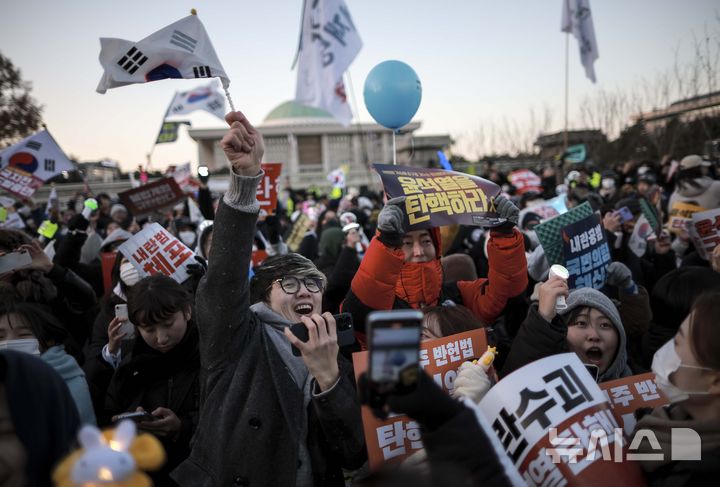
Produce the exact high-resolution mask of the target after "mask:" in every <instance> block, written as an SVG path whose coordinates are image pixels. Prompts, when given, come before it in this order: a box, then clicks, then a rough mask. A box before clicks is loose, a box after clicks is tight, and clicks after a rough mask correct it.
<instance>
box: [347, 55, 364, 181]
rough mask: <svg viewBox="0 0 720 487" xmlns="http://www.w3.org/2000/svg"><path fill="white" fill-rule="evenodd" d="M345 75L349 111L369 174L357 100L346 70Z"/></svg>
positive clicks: (350, 78)
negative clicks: (349, 100)
mask: <svg viewBox="0 0 720 487" xmlns="http://www.w3.org/2000/svg"><path fill="white" fill-rule="evenodd" d="M345 74H346V75H347V81H348V88H349V89H350V99H351V100H352V104H351V105H350V111H351V112H353V117H355V118H356V119H357V133H358V135H359V136H360V148H361V150H362V157H363V165H364V166H365V169H367V171H368V173H369V172H370V164H369V162H370V161H369V158H368V150H367V144H366V142H365V141H364V140H363V130H362V124H361V123H360V109H359V108H358V104H357V99H356V98H355V88H354V87H353V82H352V76H350V70H349V69H348V70H347V71H345ZM353 106H354V107H355V110H353Z"/></svg>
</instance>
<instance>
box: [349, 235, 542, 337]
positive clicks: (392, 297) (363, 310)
mask: <svg viewBox="0 0 720 487" xmlns="http://www.w3.org/2000/svg"><path fill="white" fill-rule="evenodd" d="M438 230H439V229H437V228H435V229H432V230H431V231H430V234H431V236H432V239H433V243H434V244H435V248H436V250H437V255H438V256H437V257H436V259H437V261H438V262H437V263H428V264H430V265H433V266H434V267H435V268H437V269H438V272H436V273H435V279H437V281H436V283H428V282H427V280H428V279H429V278H430V279H431V277H430V274H429V273H428V272H427V267H426V268H424V269H423V268H418V272H422V271H423V270H424V271H425V272H423V276H421V277H420V276H418V278H417V279H415V284H416V285H419V284H417V283H420V282H424V287H425V288H426V289H437V291H438V292H437V294H438V295H437V296H427V295H426V296H425V301H426V302H424V303H420V306H417V304H415V303H412V304H411V303H408V302H407V301H404V300H403V299H402V298H401V297H400V296H399V295H398V293H397V290H398V289H401V288H403V287H404V288H407V286H408V282H407V281H408V279H404V281H406V282H404V283H403V284H404V286H402V285H398V282H399V279H400V276H401V274H402V275H404V276H406V273H404V272H403V266H404V265H405V262H404V255H403V252H402V250H400V249H391V248H388V247H386V246H385V245H384V244H383V243H382V242H380V241H379V240H378V239H377V237H376V238H374V239H373V240H372V241H371V242H370V246H369V247H368V250H367V252H366V253H365V257H364V258H363V260H362V262H361V263H360V268H359V269H358V271H357V273H356V274H355V277H354V278H353V281H352V285H351V287H350V291H349V292H348V295H347V297H346V298H345V301H344V302H343V305H342V310H343V311H345V312H349V313H351V314H352V315H353V323H354V327H355V331H356V332H359V333H360V335H359V336H358V338H359V339H360V340H361V341H362V339H363V338H364V336H363V335H364V333H365V319H366V317H367V314H368V313H369V312H371V311H374V310H389V309H403V308H411V307H422V306H431V305H436V304H443V303H444V302H446V301H447V300H448V299H451V300H452V301H453V302H454V303H456V304H462V305H464V306H466V307H468V308H469V309H470V310H471V311H472V312H473V313H474V314H475V315H476V316H477V317H478V318H479V319H480V320H481V321H482V322H483V323H487V324H490V323H492V322H493V321H495V319H496V318H497V317H498V315H500V313H501V312H502V311H503V309H504V308H505V304H506V303H507V300H508V299H509V298H512V297H514V296H517V295H519V294H521V293H523V292H524V291H525V288H526V287H527V285H528V277H527V261H526V260H525V247H524V241H523V236H522V233H520V231H518V230H517V229H513V233H512V234H504V233H500V232H491V234H490V236H491V238H490V242H489V243H488V262H489V265H490V271H489V274H488V277H487V278H482V279H477V280H475V281H456V282H448V283H443V282H442V281H443V276H442V273H441V267H440V266H439V261H440V248H441V246H440V232H439V231H438ZM417 291H418V290H417V289H409V290H408V293H407V294H413V293H414V292H415V294H417Z"/></svg>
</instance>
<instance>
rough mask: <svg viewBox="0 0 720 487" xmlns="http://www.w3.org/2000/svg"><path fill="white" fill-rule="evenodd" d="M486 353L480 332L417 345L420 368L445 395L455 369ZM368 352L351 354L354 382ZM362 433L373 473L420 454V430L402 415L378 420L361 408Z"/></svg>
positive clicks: (482, 334)
mask: <svg viewBox="0 0 720 487" xmlns="http://www.w3.org/2000/svg"><path fill="white" fill-rule="evenodd" d="M486 350H487V335H486V332H485V330H484V329H483V328H480V329H477V330H471V331H466V332H464V333H458V334H456V335H450V336H447V337H443V338H438V339H435V340H428V341H425V342H422V343H421V344H420V356H419V359H420V366H421V367H422V368H423V369H424V370H425V372H427V373H428V375H430V376H431V377H432V378H433V379H435V382H436V383H437V384H438V385H440V386H441V387H442V388H443V389H445V391H449V390H452V388H453V384H454V382H455V378H456V377H457V369H458V368H459V367H460V365H461V364H462V363H463V362H465V361H467V360H470V359H472V358H480V356H481V355H482V354H483V353H485V351H486ZM368 357H369V352H368V351H363V352H356V353H354V354H353V366H354V367H355V379H356V381H357V380H358V379H359V377H360V375H361V374H362V373H363V372H366V371H367V364H368ZM362 421H363V431H364V432H365V442H366V444H367V449H368V461H369V463H370V468H371V469H373V470H376V469H377V468H379V467H380V466H381V465H382V464H383V463H386V462H393V463H394V462H400V461H402V460H404V459H405V458H407V457H408V456H410V455H412V454H413V453H415V452H416V451H418V450H420V449H421V448H422V447H423V446H422V438H421V436H420V426H419V425H418V424H417V423H416V422H415V421H413V420H412V419H410V418H408V417H407V416H404V415H391V416H390V417H388V418H387V419H385V420H380V419H378V418H376V417H375V415H373V413H372V411H371V410H370V408H369V407H368V406H363V407H362Z"/></svg>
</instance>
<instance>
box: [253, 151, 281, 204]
mask: <svg viewBox="0 0 720 487" xmlns="http://www.w3.org/2000/svg"><path fill="white" fill-rule="evenodd" d="M261 166H262V170H263V171H265V175H264V176H263V178H262V180H260V184H259V185H258V189H257V193H256V195H257V199H258V202H259V203H260V209H261V210H265V211H267V213H268V215H274V214H275V209H276V208H277V200H278V180H279V179H280V173H281V172H282V162H263V163H262V164H261Z"/></svg>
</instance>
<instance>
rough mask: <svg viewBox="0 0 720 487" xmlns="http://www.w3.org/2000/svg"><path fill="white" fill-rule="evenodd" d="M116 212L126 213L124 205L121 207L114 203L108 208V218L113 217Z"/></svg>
mask: <svg viewBox="0 0 720 487" xmlns="http://www.w3.org/2000/svg"><path fill="white" fill-rule="evenodd" d="M118 211H124V212H125V213H127V212H128V210H127V208H125V205H121V204H120V203H115V204H114V205H112V207H111V208H110V216H113V215H114V214H115V213H117V212H118Z"/></svg>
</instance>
